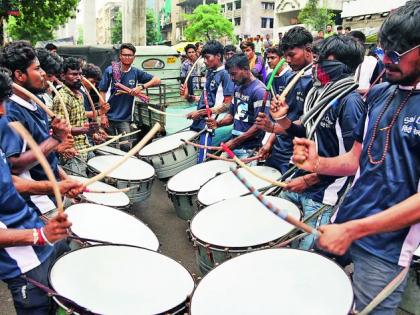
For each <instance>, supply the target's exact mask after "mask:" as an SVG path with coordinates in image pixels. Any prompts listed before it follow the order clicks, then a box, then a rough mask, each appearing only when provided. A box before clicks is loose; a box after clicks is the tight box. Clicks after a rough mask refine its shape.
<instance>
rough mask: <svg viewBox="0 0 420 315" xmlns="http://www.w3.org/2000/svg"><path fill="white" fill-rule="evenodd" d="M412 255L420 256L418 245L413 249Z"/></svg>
mask: <svg viewBox="0 0 420 315" xmlns="http://www.w3.org/2000/svg"><path fill="white" fill-rule="evenodd" d="M414 256H417V257H420V247H419V248H417V249H416V250H415V251H414Z"/></svg>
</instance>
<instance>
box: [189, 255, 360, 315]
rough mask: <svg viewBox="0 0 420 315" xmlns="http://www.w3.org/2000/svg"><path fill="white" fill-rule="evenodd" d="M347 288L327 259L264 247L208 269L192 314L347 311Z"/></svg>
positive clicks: (325, 314)
mask: <svg viewBox="0 0 420 315" xmlns="http://www.w3.org/2000/svg"><path fill="white" fill-rule="evenodd" d="M352 304H353V289H352V286H351V282H350V280H349V278H348V277H347V275H346V274H345V272H344V271H343V270H342V269H341V268H340V267H339V266H338V265H337V264H336V263H334V262H333V261H331V260H329V259H327V258H325V257H323V256H321V255H319V254H315V253H312V252H307V251H302V250H297V249H265V250H261V251H255V252H252V253H249V254H245V255H241V256H238V257H235V258H232V259H230V260H228V261H226V262H224V263H223V264H221V265H220V266H218V267H216V268H214V269H213V270H212V271H210V272H209V273H208V274H207V275H206V276H205V277H204V278H203V279H202V280H201V282H200V283H199V284H198V286H197V288H196V290H195V291H194V294H193V297H192V301H191V314H192V315H207V314H209V315H210V314H211V315H214V314H218V315H225V314H226V315H234V314H240V315H255V314H264V315H271V314H272V315H278V314H285V315H286V314H287V315H303V314H308V315H309V314H310V315H347V314H348V313H349V311H350V310H351V308H352Z"/></svg>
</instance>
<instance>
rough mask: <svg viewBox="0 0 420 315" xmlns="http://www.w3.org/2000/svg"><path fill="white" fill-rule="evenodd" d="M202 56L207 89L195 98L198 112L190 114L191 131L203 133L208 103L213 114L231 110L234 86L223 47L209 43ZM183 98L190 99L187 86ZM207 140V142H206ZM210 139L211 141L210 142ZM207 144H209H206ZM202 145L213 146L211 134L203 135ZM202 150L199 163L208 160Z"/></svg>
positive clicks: (182, 88)
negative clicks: (205, 71) (224, 60)
mask: <svg viewBox="0 0 420 315" xmlns="http://www.w3.org/2000/svg"><path fill="white" fill-rule="evenodd" d="M201 55H202V56H203V58H204V62H205V64H206V66H207V69H208V71H207V76H206V84H205V89H204V91H203V93H202V94H201V96H200V97H194V101H196V102H198V103H197V110H196V111H193V112H191V113H189V114H188V116H187V117H188V118H189V119H192V120H193V123H192V125H191V130H194V131H201V130H203V129H204V128H205V127H206V123H205V119H204V118H203V117H206V115H207V111H206V102H207V103H208V106H209V107H210V109H211V112H212V113H213V114H220V113H222V112H225V111H227V110H228V109H229V107H230V103H231V102H232V95H233V90H234V84H233V82H232V80H231V79H230V76H229V74H228V73H227V71H226V70H225V67H224V65H223V45H222V44H221V43H219V42H217V41H214V40H212V41H209V42H207V43H206V44H205V45H204V48H203V51H202V53H201ZM180 94H181V96H183V97H185V98H189V93H188V87H187V86H186V85H185V84H182V85H181V88H180ZM206 139H207V141H206ZM208 139H209V140H208ZM206 142H207V143H206ZM200 144H206V145H211V134H210V133H208V134H202V135H201V136H200ZM203 152H204V151H203V150H201V149H200V152H199V157H198V161H199V162H203V161H204V159H205V158H206V157H205V156H204V154H203Z"/></svg>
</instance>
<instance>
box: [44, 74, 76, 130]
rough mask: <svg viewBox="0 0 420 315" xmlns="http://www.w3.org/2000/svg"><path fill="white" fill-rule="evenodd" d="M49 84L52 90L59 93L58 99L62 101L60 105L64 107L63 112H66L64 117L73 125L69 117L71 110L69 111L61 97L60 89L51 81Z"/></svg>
mask: <svg viewBox="0 0 420 315" xmlns="http://www.w3.org/2000/svg"><path fill="white" fill-rule="evenodd" d="M47 83H48V85H49V86H50V88H51V90H53V91H54V93H55V95H57V97H58V100H59V101H60V105H61V108H62V109H63V113H64V118H65V119H66V122H67V124H68V125H69V127H71V124H70V117H69V112H68V111H67V107H66V104H65V103H64V100H63V98H62V97H61V94H60V93H59V92H58V90H57V89H56V88H55V86H54V84H52V83H51V82H50V81H47Z"/></svg>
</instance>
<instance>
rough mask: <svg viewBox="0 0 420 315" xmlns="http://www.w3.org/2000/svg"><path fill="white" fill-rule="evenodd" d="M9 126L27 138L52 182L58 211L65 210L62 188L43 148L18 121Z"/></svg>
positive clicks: (24, 138)
mask: <svg viewBox="0 0 420 315" xmlns="http://www.w3.org/2000/svg"><path fill="white" fill-rule="evenodd" d="M9 126H10V127H12V128H13V129H14V130H15V131H16V132H17V133H18V134H19V135H20V136H21V137H22V139H23V140H25V141H26V142H27V143H28V145H29V147H30V148H31V150H32V151H33V153H34V155H35V157H36V159H37V160H38V162H39V164H40V165H41V166H42V169H43V170H44V172H45V174H46V175H47V177H48V180H49V181H50V182H51V184H52V187H53V191H54V196H55V200H56V202H57V209H58V212H63V211H64V208H63V200H62V197H61V192H60V188H59V186H58V183H57V179H56V178H55V175H54V172H53V170H52V169H51V166H50V164H49V163H48V161H47V159H46V157H45V156H44V154H43V153H42V151H41V149H40V148H39V146H38V144H37V143H36V142H35V140H34V139H33V138H32V136H31V135H30V134H29V132H28V130H26V128H25V127H24V126H23V125H22V124H21V123H20V122H18V121H13V122H10V123H9Z"/></svg>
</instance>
